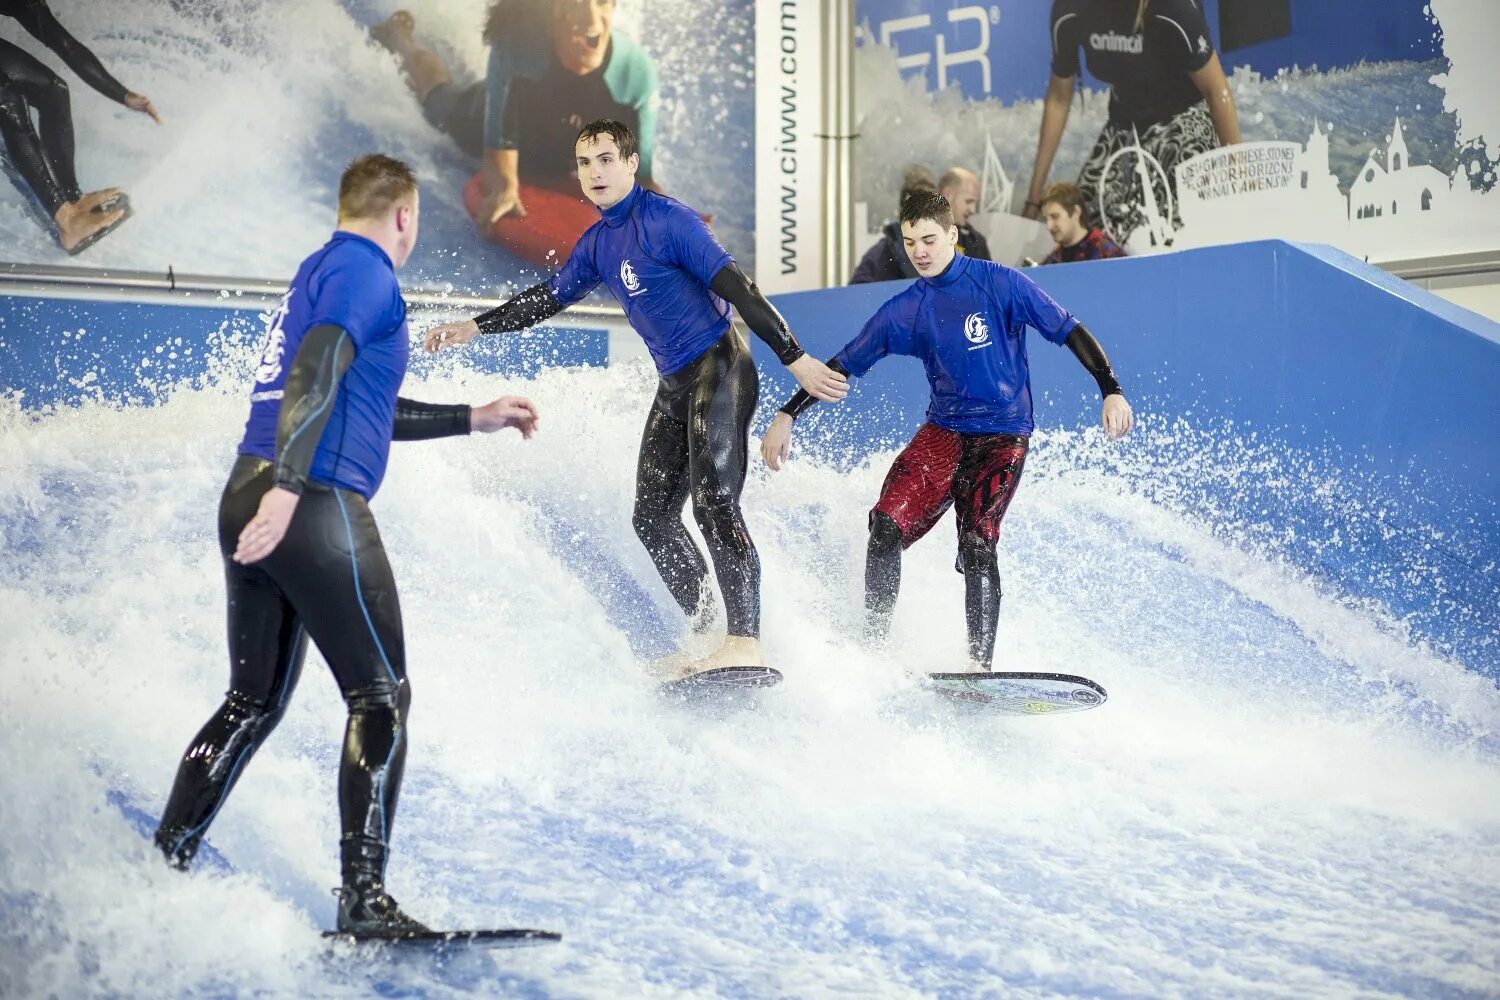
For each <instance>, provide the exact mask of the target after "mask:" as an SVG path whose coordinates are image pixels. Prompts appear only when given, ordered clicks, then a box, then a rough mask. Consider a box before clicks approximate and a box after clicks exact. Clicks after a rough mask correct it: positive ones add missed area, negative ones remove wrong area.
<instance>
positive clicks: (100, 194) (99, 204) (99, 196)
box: [64, 187, 122, 212]
mask: <svg viewBox="0 0 1500 1000" xmlns="http://www.w3.org/2000/svg"><path fill="white" fill-rule="evenodd" d="M121 193H122V192H121V191H120V189H119V188H117V187H112V188H105V189H104V190H102V191H90V192H89V193H88V194H85V195H82V196H81V197H79V199H78V200H77V201H75V202H73V204H72V207H73V208H75V209H77V210H78V211H80V212H97V211H98V210H99V209H100V208H104V207H106V206H108V205H109V203H110V202H112V201H116V200H118V199H119V197H120V195H121ZM64 207H67V206H64Z"/></svg>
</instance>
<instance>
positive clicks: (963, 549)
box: [953, 533, 1000, 574]
mask: <svg viewBox="0 0 1500 1000" xmlns="http://www.w3.org/2000/svg"><path fill="white" fill-rule="evenodd" d="M953 568H954V569H956V570H957V571H958V572H960V573H965V574H968V573H984V574H989V573H995V574H998V573H999V572H1000V563H999V560H998V559H997V558H996V557H995V546H994V545H992V544H990V543H989V542H986V541H985V540H984V538H983V537H981V536H980V535H976V534H972V533H970V534H965V535H963V536H962V537H961V538H959V540H958V558H957V559H956V560H955V561H954V565H953Z"/></svg>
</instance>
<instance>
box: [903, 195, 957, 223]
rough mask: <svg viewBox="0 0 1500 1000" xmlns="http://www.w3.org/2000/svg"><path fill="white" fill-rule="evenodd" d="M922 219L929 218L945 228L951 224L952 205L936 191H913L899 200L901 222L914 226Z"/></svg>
mask: <svg viewBox="0 0 1500 1000" xmlns="http://www.w3.org/2000/svg"><path fill="white" fill-rule="evenodd" d="M923 219H931V220H932V221H933V222H936V223H937V224H938V225H939V226H941V227H943V228H944V229H947V228H948V227H949V226H951V225H953V206H952V205H950V204H948V199H947V198H944V197H943V196H942V195H941V194H939V193H938V192H937V191H935V190H934V191H913V192H912V193H911V195H910V196H909V197H906V198H903V199H902V200H901V224H902V225H903V226H914V225H916V224H917V223H919V222H921V221H922V220H923Z"/></svg>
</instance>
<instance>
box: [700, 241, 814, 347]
mask: <svg viewBox="0 0 1500 1000" xmlns="http://www.w3.org/2000/svg"><path fill="white" fill-rule="evenodd" d="M708 287H709V290H710V291H712V292H713V293H714V294H715V295H717V296H718V297H719V298H721V299H723V300H724V301H725V302H728V303H729V304H730V305H732V306H734V307H735V308H736V309H738V310H739V313H740V318H742V319H743V320H744V321H745V325H746V326H748V327H749V328H750V329H751V330H752V331H754V333H755V335H756V336H757V337H759V338H760V339H761V340H764V341H765V342H766V345H767V346H768V347H770V348H771V350H772V351H774V352H776V360H778V361H780V362H781V363H782V364H784V365H789V364H791V363H792V362H794V361H796V360H797V359H798V358H800V357H802V355H803V354H805V353H807V352H806V351H804V350H802V345H801V344H799V343H797V338H796V337H795V336H793V335H792V330H791V327H789V326H787V325H786V320H785V319H783V318H782V316H781V313H779V312H777V311H776V307H775V306H773V305H771V303H770V302H768V301H767V300H766V297H765V296H764V295H762V294H761V291H760V289H759V288H758V287H756V284H755V282H753V281H751V280H750V276H749V275H748V274H746V273H745V272H744V271H741V270H740V267H739V265H738V264H735V263H729V264H725V265H724V266H723V267H721V268H719V273H718V274H716V275H714V280H713V282H712V284H710V285H709V286H708Z"/></svg>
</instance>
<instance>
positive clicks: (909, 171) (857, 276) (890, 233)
mask: <svg viewBox="0 0 1500 1000" xmlns="http://www.w3.org/2000/svg"><path fill="white" fill-rule="evenodd" d="M936 190H937V184H935V183H934V182H933V180H932V173H931V172H930V171H929V170H928V169H927V168H926V167H922V166H917V165H913V166H910V167H907V168H906V176H905V177H904V178H903V179H902V181H901V194H900V196H899V197H898V198H897V199H896V211H897V214H898V215H899V214H900V211H901V206H902V205H905V204H906V199H907V198H910V197H911V196H912V195H913V194H914V193H916V192H918V191H936ZM916 276H917V269H916V268H915V267H912V264H911V258H909V257H908V256H907V255H906V245H905V244H904V243H902V241H901V221H900V219H899V218H897V219H893V220H891V221H890V222H887V223H886V224H885V226H884V227H882V228H881V230H880V239H879V240H877V241H876V243H875V245H874V246H872V247H870V249H868V250H866V251H865V255H864V256H863V257H861V258H860V261H859V264H858V265H857V266H856V267H855V268H854V274H853V275H852V276H851V277H850V278H849V284H851V285H862V284H866V283H867V282H871V281H896V280H897V279H899V278H915V277H916Z"/></svg>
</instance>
